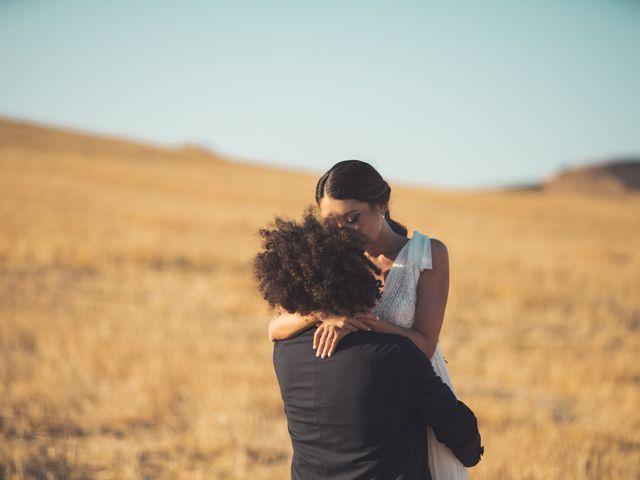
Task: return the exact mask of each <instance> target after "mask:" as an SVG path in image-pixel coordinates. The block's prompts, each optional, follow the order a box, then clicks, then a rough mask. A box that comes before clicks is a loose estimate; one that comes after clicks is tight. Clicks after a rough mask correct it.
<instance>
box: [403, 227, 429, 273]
mask: <svg viewBox="0 0 640 480" xmlns="http://www.w3.org/2000/svg"><path fill="white" fill-rule="evenodd" d="M408 254H409V263H410V265H411V266H412V267H413V272H414V274H415V279H416V281H417V280H418V277H419V276H420V272H421V271H422V270H424V269H425V268H428V269H429V270H431V269H433V262H432V259H431V239H430V238H429V236H428V235H423V234H422V233H420V232H419V231H418V230H414V231H413V237H411V245H410V248H409V252H408Z"/></svg>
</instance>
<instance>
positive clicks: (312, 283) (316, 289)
mask: <svg viewBox="0 0 640 480" xmlns="http://www.w3.org/2000/svg"><path fill="white" fill-rule="evenodd" d="M259 234H260V236H261V237H262V250H261V251H260V252H259V253H258V254H257V255H256V256H255V257H254V260H253V273H254V276H255V278H256V279H257V281H258V290H259V291H260V293H261V294H262V296H263V298H264V299H265V300H266V301H267V302H268V303H269V305H270V306H272V307H275V306H281V307H283V308H284V309H285V310H286V311H288V312H289V313H294V312H297V313H299V314H301V315H307V314H309V313H312V312H321V313H327V314H332V315H345V316H353V315H355V314H356V313H358V312H363V311H369V310H371V308H372V307H373V306H374V304H375V302H376V300H377V299H378V298H380V289H381V287H382V283H381V282H380V280H378V279H377V278H376V277H375V276H374V272H375V273H376V274H378V275H380V273H381V270H380V269H379V268H378V267H376V265H375V264H374V263H372V262H371V261H370V260H369V259H368V258H367V257H366V256H365V255H364V245H365V243H366V237H365V236H364V235H363V234H362V233H361V232H358V231H357V230H355V229H351V228H340V226H339V225H338V222H337V221H336V220H335V218H333V217H330V218H328V219H325V220H324V221H322V220H319V219H318V218H316V217H315V215H314V214H313V206H308V207H307V208H306V210H305V214H304V217H303V219H302V222H296V221H292V220H285V219H283V218H280V217H276V218H275V220H274V222H273V225H272V226H271V228H262V229H260V230H259Z"/></svg>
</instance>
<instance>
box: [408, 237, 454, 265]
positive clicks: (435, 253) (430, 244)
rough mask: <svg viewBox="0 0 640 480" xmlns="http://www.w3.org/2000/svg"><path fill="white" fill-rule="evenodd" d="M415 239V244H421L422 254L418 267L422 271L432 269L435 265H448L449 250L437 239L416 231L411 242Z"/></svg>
mask: <svg viewBox="0 0 640 480" xmlns="http://www.w3.org/2000/svg"><path fill="white" fill-rule="evenodd" d="M413 239H416V241H417V243H421V247H422V249H421V250H422V252H421V255H420V256H421V258H420V264H421V265H420V267H421V270H422V269H425V268H426V269H433V268H434V267H435V266H436V265H438V266H443V265H444V266H447V267H448V265H449V250H448V248H447V245H446V244H445V243H444V242H443V241H442V240H440V239H439V238H435V237H431V236H429V235H428V234H426V233H422V232H420V231H418V230H414V231H413V237H412V240H413Z"/></svg>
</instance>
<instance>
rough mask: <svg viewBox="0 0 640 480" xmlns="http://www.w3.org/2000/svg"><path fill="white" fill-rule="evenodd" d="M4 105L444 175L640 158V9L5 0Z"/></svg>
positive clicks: (613, 3) (7, 111) (0, 48)
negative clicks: (622, 157) (605, 159)
mask: <svg viewBox="0 0 640 480" xmlns="http://www.w3.org/2000/svg"><path fill="white" fill-rule="evenodd" d="M0 115H4V116H11V117H17V118H22V119H27V120H36V121H39V122H44V123H50V124H56V125H61V126H68V127H75V128H80V129H83V130H88V131H96V132H104V133H108V134H115V135H122V136H126V137H129V138H136V139H141V140H147V141H151V142H155V143H160V144H169V145H171V144H180V143H183V142H196V143H200V144H203V145H205V146H207V147H209V148H211V149H215V150H218V151H220V152H221V153H226V154H231V155H236V156H241V157H245V158H249V159H252V160H255V161H259V162H265V163H270V164H278V165H284V166H293V167H296V168H303V169H311V170H314V171H317V172H322V171H325V170H326V169H327V168H329V167H330V166H331V165H332V164H333V163H335V162H337V161H339V160H344V159H347V158H359V159H363V160H367V161H370V162H371V163H373V164H374V165H375V166H377V167H378V168H379V170H380V171H381V173H382V174H383V175H384V176H385V177H386V178H387V179H389V180H395V181H399V182H400V181H403V182H411V183H417V184H424V185H427V186H429V185H433V186H451V187H467V186H476V187H481V186H490V185H501V184H506V183H510V182H525V181H535V180H539V179H541V178H543V177H544V176H546V175H548V174H550V173H552V172H554V171H556V170H557V169H558V168H559V167H561V166H563V165H564V166H569V165H577V164H580V163H584V162H590V161H594V160H600V159H604V158H609V157H617V156H621V155H638V154H640V2H639V1H634V0H566V1H565V0H536V1H528V2H525V1H515V0H512V1H490V0H487V1H477V0H468V1H458V2H453V1H452V2H447V1H430V0H421V1H402V0H395V1H384V2H382V1H376V0H369V1H364V0H362V1H348V0H342V1H333V0H322V1H301V0H298V1H268V0H263V1H241V0H236V1H187V0H183V1H173V2H167V1H161V0H158V1H146V2H140V1H136V0H111V1H88V0H48V1H45V0H0Z"/></svg>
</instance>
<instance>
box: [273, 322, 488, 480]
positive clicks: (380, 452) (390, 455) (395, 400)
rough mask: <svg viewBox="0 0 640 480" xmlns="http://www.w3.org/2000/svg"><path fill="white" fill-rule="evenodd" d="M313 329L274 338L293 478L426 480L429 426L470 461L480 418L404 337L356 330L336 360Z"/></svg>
mask: <svg viewBox="0 0 640 480" xmlns="http://www.w3.org/2000/svg"><path fill="white" fill-rule="evenodd" d="M314 331H315V327H312V328H310V329H308V330H305V331H304V332H302V333H301V334H299V335H298V336H296V337H293V338H290V339H287V340H280V341H276V342H275V345H274V351H273V362H274V367H275V371H276V376H277V378H278V383H279V385H280V392H281V395H282V400H283V402H284V411H285V414H286V416H287V422H288V427H289V434H290V436H291V442H292V445H293V459H292V462H291V478H292V479H294V480H316V479H335V480H351V479H353V480H355V479H358V480H362V479H369V480H373V479H379V480H401V479H402V480H428V479H430V478H431V476H430V473H429V469H428V466H427V458H426V457H427V444H426V442H427V439H426V431H425V428H426V425H431V427H432V428H433V430H434V433H435V435H436V437H437V438H438V440H439V441H441V442H442V443H444V444H445V445H447V446H448V447H449V448H450V449H451V451H452V452H453V453H454V454H455V455H456V456H457V457H458V458H459V459H460V461H461V462H462V463H463V464H464V465H466V466H472V465H475V464H476V463H478V462H479V461H480V456H481V455H482V453H483V451H484V449H483V447H482V446H481V439H480V433H479V431H478V424H477V421H476V417H475V415H474V414H473V412H472V411H471V410H470V409H469V408H468V407H467V406H466V405H465V404H464V403H462V402H461V401H459V400H457V399H456V397H455V396H454V394H453V392H452V391H451V389H450V388H449V387H448V386H447V385H446V384H445V383H443V382H442V380H441V379H440V377H438V376H437V375H436V373H435V372H434V370H433V367H432V366H431V362H430V361H429V359H428V358H427V356H426V355H425V354H424V353H423V352H422V351H420V349H418V347H416V346H415V345H414V344H413V342H411V341H410V340H409V339H407V338H406V337H402V336H400V335H389V334H380V333H376V332H366V331H358V332H355V333H351V334H349V335H347V336H346V337H344V338H343V339H342V341H341V342H340V344H339V345H338V348H337V349H336V351H335V352H334V354H333V355H332V356H331V357H330V358H325V359H321V358H318V357H316V356H315V350H313V348H312V340H313V334H314Z"/></svg>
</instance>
